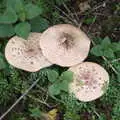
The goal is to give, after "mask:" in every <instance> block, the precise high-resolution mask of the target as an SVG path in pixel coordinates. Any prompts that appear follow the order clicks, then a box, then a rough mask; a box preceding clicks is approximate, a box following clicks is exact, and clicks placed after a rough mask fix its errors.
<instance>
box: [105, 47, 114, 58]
mask: <svg viewBox="0 0 120 120" xmlns="http://www.w3.org/2000/svg"><path fill="white" fill-rule="evenodd" d="M104 56H105V57H107V58H114V57H115V55H114V52H113V50H112V49H110V48H108V49H107V50H104Z"/></svg>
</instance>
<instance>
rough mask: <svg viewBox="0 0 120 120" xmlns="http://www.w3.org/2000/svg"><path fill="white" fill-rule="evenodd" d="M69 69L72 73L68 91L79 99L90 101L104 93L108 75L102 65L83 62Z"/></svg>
mask: <svg viewBox="0 0 120 120" xmlns="http://www.w3.org/2000/svg"><path fill="white" fill-rule="evenodd" d="M69 70H70V71H72V72H73V73H74V77H73V81H72V82H71V83H70V85H69V91H70V93H73V94H74V95H75V97H76V98H77V99H79V100H80V101H83V102H88V101H92V100H95V99H97V98H99V97H101V96H102V95H103V94H104V93H105V90H106V88H107V86H108V83H109V75H108V73H107V71H106V70H105V69H104V68H103V67H102V66H100V65H98V64H96V63H92V62H83V63H81V64H78V65H76V66H73V67H71V68H69Z"/></svg>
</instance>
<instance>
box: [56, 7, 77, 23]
mask: <svg viewBox="0 0 120 120" xmlns="http://www.w3.org/2000/svg"><path fill="white" fill-rule="evenodd" d="M55 8H56V9H57V10H59V11H60V12H62V14H63V15H65V16H66V18H68V19H69V20H70V21H72V22H73V23H74V24H75V25H77V24H78V23H77V22H76V20H75V19H72V18H71V17H70V16H69V15H68V14H67V13H65V12H64V11H63V10H62V9H60V8H59V7H57V6H55Z"/></svg>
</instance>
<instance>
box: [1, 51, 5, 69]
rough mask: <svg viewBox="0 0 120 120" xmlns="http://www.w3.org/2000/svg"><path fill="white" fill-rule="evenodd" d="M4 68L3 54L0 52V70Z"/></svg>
mask: <svg viewBox="0 0 120 120" xmlns="http://www.w3.org/2000/svg"><path fill="white" fill-rule="evenodd" d="M4 68H6V62H5V59H4V57H3V54H2V53H1V52H0V70H1V69H4Z"/></svg>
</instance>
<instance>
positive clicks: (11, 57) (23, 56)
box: [5, 33, 52, 72]
mask: <svg viewBox="0 0 120 120" xmlns="http://www.w3.org/2000/svg"><path fill="white" fill-rule="evenodd" d="M40 37H41V33H30V35H29V37H28V40H24V39H23V38H20V37H18V36H15V37H13V38H11V39H10V40H9V41H8V43H7V45H6V48H5V57H6V59H7V61H8V62H9V63H10V64H11V65H13V66H14V67H16V68H19V69H22V70H25V71H29V72H36V71H38V70H40V69H41V68H44V67H48V66H50V65H52V64H51V63H50V62H49V61H48V60H47V59H46V58H45V57H44V56H43V54H42V52H41V49H40V47H39V40H40Z"/></svg>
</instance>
